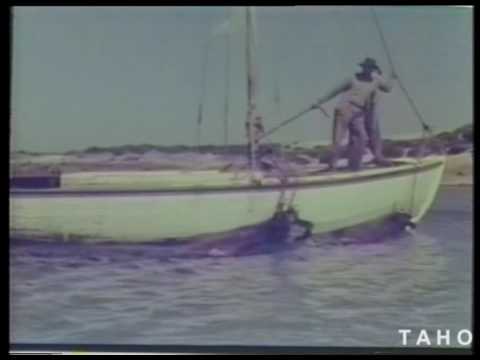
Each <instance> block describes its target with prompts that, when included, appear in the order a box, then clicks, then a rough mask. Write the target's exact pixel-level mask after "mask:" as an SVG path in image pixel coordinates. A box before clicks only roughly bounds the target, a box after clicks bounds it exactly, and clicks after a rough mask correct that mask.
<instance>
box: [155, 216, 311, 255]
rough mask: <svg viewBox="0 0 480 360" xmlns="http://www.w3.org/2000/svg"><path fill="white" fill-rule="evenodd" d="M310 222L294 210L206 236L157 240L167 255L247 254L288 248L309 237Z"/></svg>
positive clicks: (265, 252) (266, 252)
mask: <svg viewBox="0 0 480 360" xmlns="http://www.w3.org/2000/svg"><path fill="white" fill-rule="evenodd" d="M311 230H312V224H311V223H310V222H308V221H304V220H301V219H299V218H298V216H297V213H296V212H295V211H294V210H293V209H290V210H287V211H282V212H278V213H276V214H275V215H274V216H273V217H272V218H271V219H270V220H268V221H266V222H264V223H261V224H258V225H254V226H249V227H245V228H242V229H237V230H234V231H230V232H227V233H222V234H217V235H210V236H208V238H207V239H198V238H196V239H189V240H169V241H164V242H161V243H158V247H161V248H163V249H164V250H165V253H168V254H169V256H170V257H188V258H192V257H203V256H246V255H256V254H268V253H272V252H278V251H282V250H288V249H291V248H293V247H295V246H296V245H298V244H299V243H302V242H303V241H304V240H306V239H307V238H309V237H310V235H311Z"/></svg>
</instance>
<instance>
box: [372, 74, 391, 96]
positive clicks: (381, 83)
mask: <svg viewBox="0 0 480 360" xmlns="http://www.w3.org/2000/svg"><path fill="white" fill-rule="evenodd" d="M373 77H374V78H375V80H376V81H377V82H378V88H379V89H380V90H381V91H383V92H386V93H388V92H390V91H391V90H392V87H393V79H395V78H396V75H395V73H393V72H392V74H391V75H390V78H389V79H388V80H385V78H384V77H383V76H382V75H380V74H377V73H374V74H373Z"/></svg>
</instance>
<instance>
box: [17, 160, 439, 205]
mask: <svg viewBox="0 0 480 360" xmlns="http://www.w3.org/2000/svg"><path fill="white" fill-rule="evenodd" d="M406 165H410V166H409V167H407V168H402V169H397V170H394V171H386V172H381V173H374V174H371V173H370V174H364V175H357V176H348V177H341V178H327V179H320V180H314V181H308V182H290V183H288V184H279V183H276V184H259V185H257V184H246V185H243V184H242V185H233V186H210V187H203V188H200V187H196V188H170V189H138V190H135V189H133V190H132V189H111V190H106V189H90V190H87V189H85V190H81V189H80V190H75V189H71V190H66V189H63V190H62V189H46V190H42V189H39V190H32V189H10V196H12V195H13V196H20V197H23V196H34V197H37V196H38V197H45V196H46V197H52V196H119V195H120V196H121V195H125V196H132V195H139V196H140V195H184V194H185V195H187V194H198V195H205V194H217V193H238V192H264V191H279V190H298V189H304V188H314V187H330V186H341V185H350V184H352V183H363V182H367V181H377V180H381V179H384V178H390V177H391V178H394V177H399V176H405V175H409V174H413V173H423V172H426V171H430V170H432V169H435V168H437V167H440V166H444V165H445V160H444V159H439V160H434V161H432V162H431V163H427V164H420V165H418V164H416V163H413V162H412V163H409V164H406ZM308 176H311V175H306V176H305V177H308Z"/></svg>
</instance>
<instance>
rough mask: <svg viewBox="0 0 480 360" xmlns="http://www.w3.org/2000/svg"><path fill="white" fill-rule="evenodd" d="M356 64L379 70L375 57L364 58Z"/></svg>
mask: <svg viewBox="0 0 480 360" xmlns="http://www.w3.org/2000/svg"><path fill="white" fill-rule="evenodd" d="M358 65H360V66H361V67H365V68H368V69H378V70H380V68H379V67H378V65H377V62H376V61H375V59H372V58H366V59H365V60H363V61H362V62H361V63H359V64H358Z"/></svg>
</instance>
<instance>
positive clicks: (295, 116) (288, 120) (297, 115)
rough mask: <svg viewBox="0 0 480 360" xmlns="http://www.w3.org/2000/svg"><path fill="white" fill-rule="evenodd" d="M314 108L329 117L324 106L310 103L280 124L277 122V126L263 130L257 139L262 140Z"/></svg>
mask: <svg viewBox="0 0 480 360" xmlns="http://www.w3.org/2000/svg"><path fill="white" fill-rule="evenodd" d="M315 109H320V111H321V112H322V113H323V115H325V116H326V117H327V118H330V115H328V113H327V112H326V111H325V109H324V108H322V107H321V106H319V105H311V106H310V107H308V108H306V109H304V110H302V111H300V112H299V113H297V114H296V115H293V116H292V117H290V118H288V119H286V120H284V121H282V122H281V123H280V124H278V125H277V126H275V127H273V128H271V129H270V130H268V131H266V132H264V133H263V134H262V135H261V136H260V137H259V140H262V139H265V138H266V137H268V136H270V135H272V134H273V133H274V132H276V131H277V130H279V129H281V128H282V127H284V126H285V125H288V124H290V123H291V122H293V121H295V120H297V119H298V118H300V117H302V116H303V115H305V114H307V113H309V112H310V111H312V110H315Z"/></svg>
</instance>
